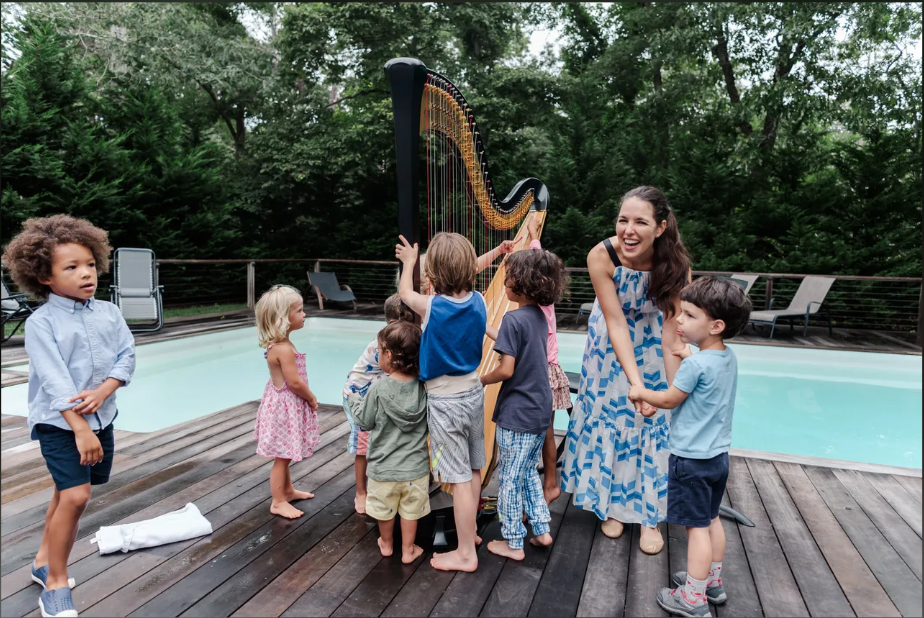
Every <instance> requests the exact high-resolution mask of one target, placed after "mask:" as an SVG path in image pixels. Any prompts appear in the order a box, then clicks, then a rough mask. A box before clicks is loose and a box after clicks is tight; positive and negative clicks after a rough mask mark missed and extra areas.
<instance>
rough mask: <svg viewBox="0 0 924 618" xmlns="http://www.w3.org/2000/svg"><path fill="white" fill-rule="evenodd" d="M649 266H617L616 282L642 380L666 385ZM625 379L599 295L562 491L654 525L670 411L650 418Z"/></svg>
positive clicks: (663, 505)
mask: <svg viewBox="0 0 924 618" xmlns="http://www.w3.org/2000/svg"><path fill="white" fill-rule="evenodd" d="M650 277H651V274H650V273H649V272H643V271H636V270H632V269H631V268H626V267H625V266H618V267H616V270H615V272H614V273H613V284H614V285H615V286H616V293H617V295H618V296H619V300H620V301H621V302H622V309H623V313H625V316H626V321H627V322H628V324H629V332H630V334H631V336H632V344H633V346H634V347H635V360H636V362H637V363H638V366H639V371H640V372H641V374H642V380H643V381H644V383H645V386H646V387H647V388H649V389H651V390H654V391H663V390H667V378H666V375H665V373H664V358H663V357H662V354H661V326H662V323H663V318H662V314H661V311H660V310H659V309H658V306H657V305H656V304H655V303H654V302H652V301H651V300H650V299H648V298H647V294H648V285H649V281H650ZM628 394H629V379H628V378H627V377H626V374H625V372H624V371H623V370H622V367H621V366H620V364H619V361H618V360H617V359H616V353H615V352H614V351H613V346H612V345H610V337H609V334H608V333H607V330H606V321H605V319H604V317H603V312H602V311H601V310H600V302H599V301H594V308H593V312H592V313H591V314H590V320H589V321H588V327H587V344H586V346H585V347H584V361H583V366H582V368H581V383H580V388H579V390H578V397H577V404H576V405H575V407H574V411H573V412H572V414H571V421H570V423H569V424H568V436H567V438H566V441H567V442H566V445H565V461H564V463H563V465H562V469H561V488H562V491H566V492H569V493H572V494H573V495H574V504H575V506H577V507H579V508H582V509H584V510H585V511H593V512H594V513H595V514H596V515H597V517H599V518H600V519H601V520H605V519H607V518H612V519H618V520H619V521H621V522H623V523H640V524H643V525H645V526H649V527H653V526H655V525H656V524H657V523H658V522H660V521H664V519H665V517H666V516H667V461H668V456H669V455H670V452H669V450H668V441H669V438H670V412H669V411H668V410H661V409H659V410H658V412H657V413H656V414H655V415H654V416H652V417H651V418H645V417H644V416H642V415H641V414H637V413H636V412H635V407H634V406H633V405H632V402H630V401H629V400H628V398H627V395H628Z"/></svg>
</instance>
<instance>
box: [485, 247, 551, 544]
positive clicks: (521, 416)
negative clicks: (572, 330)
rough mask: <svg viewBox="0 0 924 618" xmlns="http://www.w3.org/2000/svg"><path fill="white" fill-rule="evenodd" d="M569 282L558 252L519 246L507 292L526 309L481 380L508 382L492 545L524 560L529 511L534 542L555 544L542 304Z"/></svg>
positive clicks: (500, 423) (499, 411) (504, 330)
mask: <svg viewBox="0 0 924 618" xmlns="http://www.w3.org/2000/svg"><path fill="white" fill-rule="evenodd" d="M566 281H567V279H566V274H565V266H564V264H563V263H562V261H561V259H560V258H559V257H558V256H556V255H555V254H554V253H549V252H548V251H520V252H519V253H514V254H512V255H510V256H509V257H508V258H507V273H506V278H505V280H504V291H505V292H506V294H507V298H508V299H509V300H510V301H511V302H514V303H517V304H519V307H520V308H519V309H516V310H514V311H510V312H508V313H507V314H506V315H505V316H504V320H503V321H502V322H501V326H500V329H499V330H498V334H497V342H496V343H495V344H494V351H495V352H497V353H499V354H500V355H501V360H500V364H499V365H498V366H497V368H496V369H494V371H491V372H490V373H488V374H487V375H485V376H484V377H482V378H481V383H482V384H484V385H488V384H495V383H497V382H501V381H503V384H502V385H501V388H500V393H498V395H497V404H496V405H495V407H494V419H493V420H494V422H495V423H496V424H497V445H498V450H499V455H500V490H499V492H498V496H497V512H498V515H499V516H500V520H501V533H502V534H503V536H504V540H503V541H500V540H498V541H491V542H490V543H488V550H490V551H491V552H493V553H495V554H498V555H501V556H505V557H507V558H511V559H513V560H523V558H524V557H525V554H524V552H523V539H524V538H525V537H526V527H525V526H524V525H523V518H522V514H523V511H524V508H525V511H526V516H527V518H528V519H529V523H530V525H531V526H532V528H533V533H534V534H535V535H536V536H535V538H533V539H530V542H531V543H533V544H534V545H551V544H552V536H551V534H549V521H551V516H550V514H549V506H548V504H547V503H546V501H545V496H544V495H543V491H542V482H541V481H540V480H539V471H538V470H537V466H538V464H539V456H540V454H541V453H542V446H543V443H544V442H545V439H546V431H547V430H548V429H549V427H551V425H552V415H553V407H552V400H553V398H552V389H551V387H550V385H549V367H548V339H549V327H548V322H547V321H546V316H545V314H544V313H543V311H542V309H541V308H540V305H542V306H548V305H552V304H553V303H555V302H556V301H557V300H558V299H559V297H560V296H561V294H562V293H563V292H564V289H565V285H566ZM553 471H554V467H553ZM546 473H548V471H546ZM553 474H554V472H553Z"/></svg>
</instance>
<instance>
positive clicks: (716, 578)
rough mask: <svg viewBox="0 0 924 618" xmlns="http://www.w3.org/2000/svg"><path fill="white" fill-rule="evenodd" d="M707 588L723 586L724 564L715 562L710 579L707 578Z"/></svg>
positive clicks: (710, 571)
mask: <svg viewBox="0 0 924 618" xmlns="http://www.w3.org/2000/svg"><path fill="white" fill-rule="evenodd" d="M706 585H707V586H721V585H722V563H721V562H713V563H712V567H711V568H710V569H709V577H707V578H706Z"/></svg>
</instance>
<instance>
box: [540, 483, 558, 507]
mask: <svg viewBox="0 0 924 618" xmlns="http://www.w3.org/2000/svg"><path fill="white" fill-rule="evenodd" d="M542 495H543V496H544V497H545V503H546V504H548V505H551V504H552V503H553V502H555V500H557V499H558V496H560V495H561V488H560V487H559V486H558V485H550V486H548V487H543V488H542Z"/></svg>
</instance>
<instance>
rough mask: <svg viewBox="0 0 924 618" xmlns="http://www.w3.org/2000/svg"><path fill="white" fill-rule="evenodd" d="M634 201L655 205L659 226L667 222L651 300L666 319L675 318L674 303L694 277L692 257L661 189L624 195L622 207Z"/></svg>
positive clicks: (655, 263) (648, 188) (654, 261)
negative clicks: (691, 272) (681, 237)
mask: <svg viewBox="0 0 924 618" xmlns="http://www.w3.org/2000/svg"><path fill="white" fill-rule="evenodd" d="M630 197H634V198H637V199H639V200H641V201H643V202H648V203H649V204H651V207H652V209H653V210H654V217H655V224H656V225H661V222H662V221H667V227H666V228H665V229H664V232H663V233H662V234H661V235H660V236H659V237H657V238H655V241H654V258H653V259H652V264H653V267H652V269H651V285H650V286H649V288H648V298H650V299H651V300H652V302H654V303H655V304H657V305H658V309H660V310H661V313H663V314H664V316H665V317H666V318H671V317H673V315H674V310H675V309H676V307H675V306H674V299H675V298H677V297H679V296H680V290H682V289H683V288H684V287H685V286H686V285H687V278H688V276H689V273H690V254H689V253H687V248H686V247H684V246H683V241H682V240H680V228H679V227H678V225H677V217H675V216H674V211H673V210H671V207H670V206H669V205H668V203H667V197H666V196H665V195H664V194H663V193H662V192H661V191H660V190H659V189H656V188H655V187H651V186H647V185H643V186H641V187H636V188H634V189H632V190H631V191H629V192H628V193H626V194H625V195H623V196H622V200H621V202H620V203H622V202H625V201H626V200H627V199H629V198H630Z"/></svg>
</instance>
